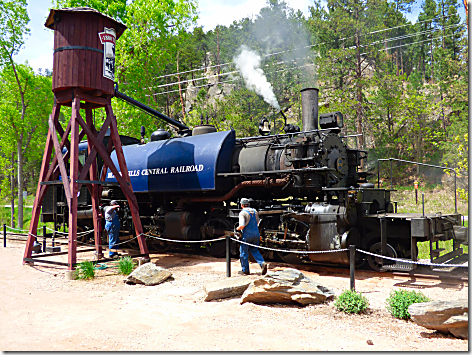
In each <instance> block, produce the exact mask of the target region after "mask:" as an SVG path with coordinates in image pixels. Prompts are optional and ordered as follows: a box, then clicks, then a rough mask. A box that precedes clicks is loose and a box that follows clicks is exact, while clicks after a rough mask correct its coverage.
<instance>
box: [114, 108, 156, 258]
mask: <svg viewBox="0 0 472 355" xmlns="http://www.w3.org/2000/svg"><path fill="white" fill-rule="evenodd" d="M105 111H106V113H107V115H111V117H112V119H111V124H110V137H111V139H113V145H114V146H115V152H116V158H117V160H118V163H119V165H120V171H121V176H122V177H123V179H124V182H125V184H123V183H121V182H120V185H121V189H122V190H123V192H124V194H125V196H126V199H127V200H128V204H129V208H130V210H131V216H132V218H133V224H134V229H135V231H136V236H137V239H138V243H139V250H140V251H141V254H144V255H145V256H146V257H149V251H148V248H147V244H146V238H145V237H144V235H143V227H142V225H141V219H140V218H139V207H138V201H137V200H136V196H135V195H134V192H133V187H132V186H131V180H130V178H129V174H128V167H127V166H126V161H125V156H124V154H123V148H122V146H121V141H120V138H119V134H118V128H117V123H116V117H115V115H114V114H113V109H112V108H111V104H108V105H106V106H105Z"/></svg>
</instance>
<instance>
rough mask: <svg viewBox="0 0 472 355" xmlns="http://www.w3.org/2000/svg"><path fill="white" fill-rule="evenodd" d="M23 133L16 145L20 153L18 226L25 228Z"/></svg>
mask: <svg viewBox="0 0 472 355" xmlns="http://www.w3.org/2000/svg"><path fill="white" fill-rule="evenodd" d="M22 143H23V135H20V139H19V140H18V143H17V145H16V147H17V154H18V228H19V229H23V152H22V145H23V144H22Z"/></svg>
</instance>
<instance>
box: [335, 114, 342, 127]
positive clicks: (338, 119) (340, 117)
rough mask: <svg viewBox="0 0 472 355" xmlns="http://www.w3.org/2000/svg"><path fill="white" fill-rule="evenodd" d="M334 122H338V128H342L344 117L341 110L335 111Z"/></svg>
mask: <svg viewBox="0 0 472 355" xmlns="http://www.w3.org/2000/svg"><path fill="white" fill-rule="evenodd" d="M336 123H337V124H338V127H339V128H343V126H344V117H343V114H342V113H341V112H336Z"/></svg>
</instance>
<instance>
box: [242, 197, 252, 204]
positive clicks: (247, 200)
mask: <svg viewBox="0 0 472 355" xmlns="http://www.w3.org/2000/svg"><path fill="white" fill-rule="evenodd" d="M250 202H251V200H249V199H248V198H245V197H243V198H242V199H241V201H240V203H241V205H244V206H249V203H250Z"/></svg>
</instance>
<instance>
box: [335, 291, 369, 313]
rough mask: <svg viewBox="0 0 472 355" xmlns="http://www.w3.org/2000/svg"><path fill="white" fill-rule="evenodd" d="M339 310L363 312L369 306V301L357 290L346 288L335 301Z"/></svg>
mask: <svg viewBox="0 0 472 355" xmlns="http://www.w3.org/2000/svg"><path fill="white" fill-rule="evenodd" d="M334 306H335V307H336V308H337V310H338V311H341V312H344V313H361V312H364V311H365V310H366V309H367V307H369V301H367V299H366V298H365V297H364V296H363V295H362V293H360V292H359V293H358V292H357V291H355V290H346V291H344V292H343V293H341V294H340V295H339V297H338V298H337V299H336V301H335V302H334Z"/></svg>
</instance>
